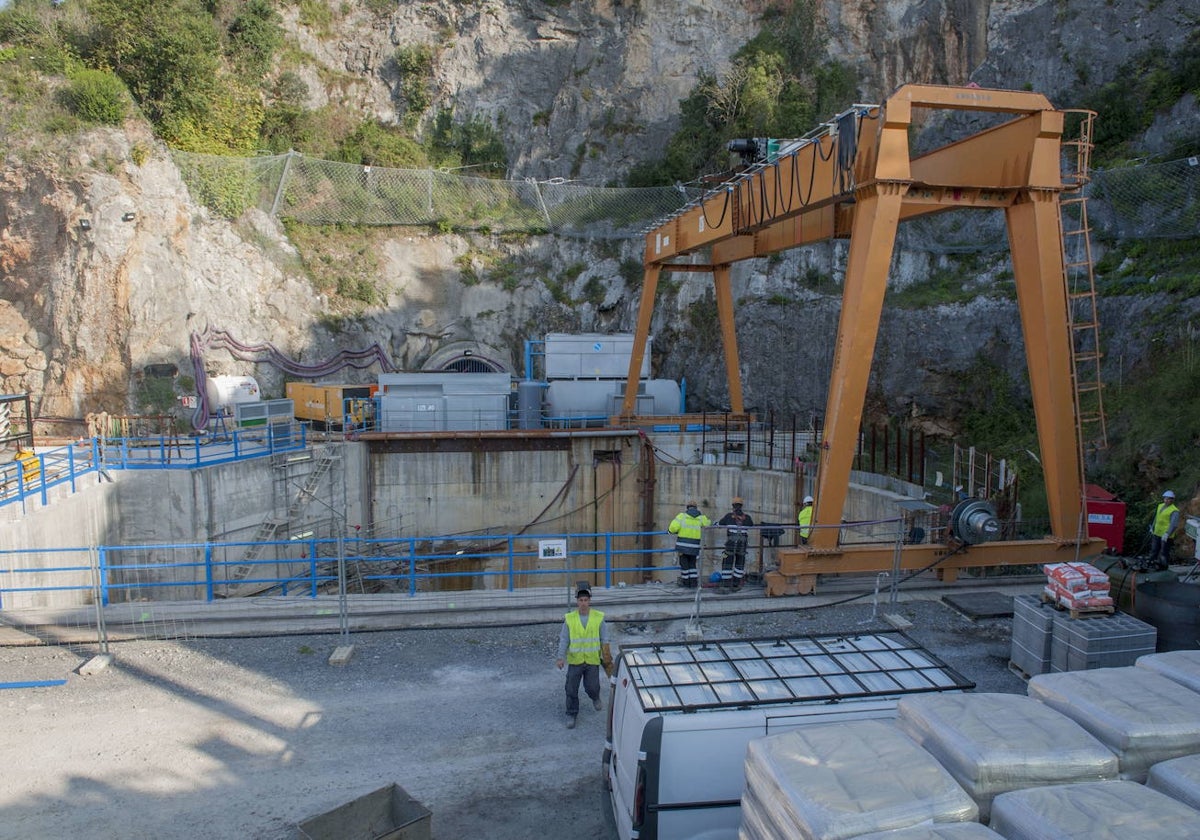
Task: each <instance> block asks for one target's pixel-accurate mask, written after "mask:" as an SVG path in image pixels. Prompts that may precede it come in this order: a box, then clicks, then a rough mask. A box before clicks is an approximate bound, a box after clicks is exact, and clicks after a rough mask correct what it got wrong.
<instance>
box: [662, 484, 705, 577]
mask: <svg viewBox="0 0 1200 840" xmlns="http://www.w3.org/2000/svg"><path fill="white" fill-rule="evenodd" d="M711 524H712V522H711V521H710V520H709V518H708V517H707V516H705V515H704V514H703V513H701V512H700V508H699V507H697V506H696V503H695V502H688V503H687V509H686V510H684V511H683V512H682V513H680V514H679V515H678V516H676V517H675V518H674V519H672V520H671V524H670V525H668V526H667V531H669V532H670V533H672V534H674V535H675V551H676V553H678V554H679V580H678V581H677V584H678V585H679V586H683V587H685V588H687V589H695V588H696V582H697V581H698V580H699V579H700V578H699V575H698V574H697V572H696V561H697V560H698V559H699V558H700V537H701V534H702V529H704V528H707V527H708V526H709V525H711Z"/></svg>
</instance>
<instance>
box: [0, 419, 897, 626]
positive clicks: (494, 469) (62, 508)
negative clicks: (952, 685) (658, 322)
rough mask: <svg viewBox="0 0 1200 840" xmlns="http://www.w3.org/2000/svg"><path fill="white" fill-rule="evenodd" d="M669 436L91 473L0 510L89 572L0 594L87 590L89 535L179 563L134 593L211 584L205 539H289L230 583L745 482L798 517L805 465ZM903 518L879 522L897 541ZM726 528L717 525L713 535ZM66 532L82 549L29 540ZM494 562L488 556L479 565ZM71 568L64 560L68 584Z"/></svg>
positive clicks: (38, 602)
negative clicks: (381, 542) (74, 485)
mask: <svg viewBox="0 0 1200 840" xmlns="http://www.w3.org/2000/svg"><path fill="white" fill-rule="evenodd" d="M662 437H663V443H664V444H668V445H675V446H677V447H678V451H679V453H680V455H681V456H682V455H683V454H684V452H685V451H688V447H689V443H690V441H688V440H686V439H685V437H686V436H684V435H678V434H676V433H669V434H664V435H663V436H662ZM666 452H667V450H664V449H663V448H660V447H659V446H658V445H657V442H656V441H652V440H651V439H650V438H649V437H646V436H643V435H642V434H640V433H638V432H637V431H624V430H622V431H611V430H608V431H599V430H597V431H584V432H578V431H577V432H555V431H544V432H534V433H525V432H519V433H514V432H496V433H470V434H462V435H445V434H442V435H419V434H414V435H403V436H387V435H365V436H364V439H362V440H359V441H346V442H341V441H338V442H329V443H325V444H321V445H319V446H317V447H314V448H312V449H310V450H308V451H305V452H291V453H285V454H280V455H275V456H270V457H265V458H260V459H254V460H247V461H241V462H238V463H233V464H224V465H219V466H213V467H207V468H199V469H190V470H187V469H177V470H140V471H134V472H112V473H107V474H101V476H100V477H99V478H96V479H92V478H91V477H90V476H89V479H88V480H89V481H95V482H96V483H95V484H93V485H91V486H87V487H82V488H81V489H80V492H77V493H75V494H73V495H68V496H64V497H62V498H59V499H57V500H54V501H53V502H52V503H51V504H49V505H48V506H46V507H45V508H41V509H38V510H34V511H31V512H30V513H29V514H27V515H26V516H24V517H19V518H12V519H9V520H8V521H5V522H4V523H3V524H0V549H14V550H18V551H20V552H21V553H20V554H13V555H8V556H7V557H6V559H5V563H4V564H5V566H7V567H10V568H12V567H16V568H50V567H59V568H61V567H63V566H78V567H80V571H79V573H78V574H77V575H75V576H74V577H73V578H71V580H70V585H71V586H72V587H77V588H71V589H67V590H62V591H55V592H47V591H40V592H36V593H27V594H24V595H20V596H13V595H11V594H10V595H9V596H8V597H7V598H6V599H5V601H4V603H3V604H2V605H0V606H3V607H5V608H12V607H17V606H25V607H56V606H71V605H76V604H80V603H88V602H89V601H90V598H91V587H92V586H93V583H94V582H93V581H92V579H91V575H90V573H89V572H88V571H87V569H88V568H89V567H90V566H91V562H90V560H89V557H88V556H87V551H88V547H89V546H98V545H107V546H133V547H139V546H145V547H146V548H144V549H141V551H142V556H140V557H139V559H138V563H139V564H147V565H154V564H159V565H162V566H163V567H164V568H163V569H162V570H161V571H159V570H157V569H150V570H145V569H143V570H139V575H140V577H139V578H138V579H137V580H135V581H132V582H131V589H130V590H129V594H128V597H129V598H130V599H131V600H188V599H196V598H203V597H205V592H204V591H203V588H202V587H200V586H194V585H189V586H182V585H176V584H180V582H182V581H188V582H191V581H194V580H195V576H196V570H195V568H194V567H191V568H189V567H186V566H184V567H180V568H178V569H170V568H168V567H169V566H170V564H178V563H189V562H190V563H196V562H201V561H203V560H204V553H203V552H204V550H205V549H204V544H205V543H214V542H222V543H227V542H242V543H267V542H270V541H279V542H280V543H281V545H276V546H269V547H268V548H267V549H264V550H263V552H261V553H260V552H255V553H251V549H250V548H245V547H244V548H242V549H235V548H230V549H226V550H225V553H224V554H223V555H222V556H220V557H215V558H213V559H214V560H215V561H217V563H218V568H219V569H222V570H224V572H223V573H224V575H226V576H227V577H224V578H223V579H218V580H217V581H216V582H217V583H218V584H222V583H224V582H225V581H230V582H232V581H234V580H236V579H238V573H239V569H242V568H243V567H242V565H240V564H246V563H249V562H250V560H253V561H254V562H256V563H261V562H262V561H264V560H267V561H270V560H278V561H279V566H278V567H277V568H278V569H279V570H280V571H283V570H285V569H286V568H287V567H288V565H289V564H302V565H304V566H307V565H308V560H307V559H306V555H305V554H304V543H303V542H302V540H304V539H309V538H314V539H317V538H331V537H338V536H356V535H357V536H363V537H380V538H387V537H430V536H439V535H470V534H487V535H498V534H503V535H508V534H520V535H521V540H522V541H523V542H522V545H520V546H518V549H520V550H528V549H533V548H536V541H537V538H538V535H546V534H553V535H560V534H592V533H597V534H603V533H615V532H650V531H662V530H665V528H666V525H667V523H669V522H670V520H671V519H672V518H673V517H674V516H675V514H676V513H678V512H679V510H680V509H681V506H682V505H683V503H684V502H686V501H687V500H688V499H689V498H692V497H694V498H695V499H696V500H697V501H698V502H700V503H701V507H702V508H703V509H704V510H705V511H706V512H707V513H708V514H709V516H710V517H711V518H712V519H713V520H714V521H715V520H716V519H717V518H719V517H720V516H721V515H722V514H723V513H724V512H725V511H726V510H727V508H728V505H729V500H730V499H731V498H732V497H733V496H735V495H736V496H742V497H744V498H745V499H746V500H747V510H748V511H749V512H750V513H751V514H752V515H753V516H754V517H755V519H756V521H759V522H773V523H783V524H787V525H791V524H793V523H794V516H795V514H794V511H795V509H796V501H797V500H796V492H797V481H796V477H795V476H794V475H793V474H792V473H790V472H774V471H769V470H763V469H748V468H745V467H739V466H728V465H709V464H702V463H682V464H681V463H672V462H671V461H672V460H673V459H672V458H671V457H670V456H669V455H667V454H666ZM852 489H853V492H852V494H851V503H850V505H849V507H848V515H849V517H850V518H851V519H854V520H866V519H890V518H894V517H896V515H897V513H898V510H897V508H896V502H897V501H899V500H903V499H906V498H909V495H906V494H905V492H903V491H905V490H915V488H909V487H902V486H897V487H896V488H895V490H887V489H881V488H871V487H865V486H860V485H855V486H854V487H853V488H852ZM896 491H901V492H896ZM893 530H894V527H893ZM890 533H891V531H889V532H888V533H887V534H884V535H882V536H881V537H880V538H881V539H884V540H885V541H886V540H888V539H889V538H890V537H889V534H890ZM718 538H719V535H717V534H715V533H714V534H712V535H711V542H713V544H716V541H717V540H718ZM639 539H641V538H639V537H634V536H630V537H617V538H614V545H613V547H614V549H617V550H623V549H634V548H660V549H669V547H670V544H671V541H670V540H669V539H667V538H666V537H663V538H662V539H661V540H655V539H653V538H646V540H644V541H643V542H644V544H643V545H638V544H637V541H638V540H639ZM289 541H294V542H292V543H289ZM789 541H790V540H788V539H787V538H785V542H789ZM188 544H191V546H190V547H188V548H171V547H170V546H172V545H181V546H186V545H188ZM52 548H71V549H77V551H76V552H73V553H71V554H57V553H55V554H51V553H43V554H39V553H28V552H31V551H33V552H36V550H37V549H52ZM266 552H270V553H266ZM530 562H531V563H532V562H535V561H534V560H533V559H532V558H530ZM483 570H484V569H483V568H482V566H481V563H480V562H476V563H475V566H473V567H471V568H469V569H466V568H465V569H464V571H483ZM664 575H666V576H667V577H670V576H671V575H670V574H669V573H664ZM241 576H242V577H245V573H244V571H243V572H242V573H241ZM22 577H23V578H25V579H24V580H22V581H21V583H20V584H18V585H21V586H30V587H36V586H38V585H39V584H38V582H37V578H36V576H34V575H30V576H28V577H25V576H24V575H22ZM641 579H642V574H641V572H640V571H639V572H632V571H631V572H628V573H624V574H618V575H617V577H616V581H615V582H623V583H627V584H633V583H640V582H641ZM64 580H65V579H64V578H63V577H62V576H61V573H58V574H57V575H56V577H55V581H54V584H55V585H57V586H60V585H62V584H63V583H64ZM593 583H595V584H599V583H600V581H599V580H598V579H597V580H593ZM134 584H136V586H134ZM225 594H251V593H249V592H242V591H238V592H233V591H230V592H226V593H225Z"/></svg>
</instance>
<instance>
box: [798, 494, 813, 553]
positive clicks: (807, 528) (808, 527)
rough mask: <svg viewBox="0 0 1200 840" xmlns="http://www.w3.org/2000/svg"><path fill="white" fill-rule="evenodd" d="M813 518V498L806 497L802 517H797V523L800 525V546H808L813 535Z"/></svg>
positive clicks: (801, 512) (801, 509)
mask: <svg viewBox="0 0 1200 840" xmlns="http://www.w3.org/2000/svg"><path fill="white" fill-rule="evenodd" d="M812 518H813V497H812V496H805V497H804V507H802V508H800V515H799V516H797V517H796V522H797V523H798V524H799V525H800V544H801V545H808V535H809V534H811V533H812Z"/></svg>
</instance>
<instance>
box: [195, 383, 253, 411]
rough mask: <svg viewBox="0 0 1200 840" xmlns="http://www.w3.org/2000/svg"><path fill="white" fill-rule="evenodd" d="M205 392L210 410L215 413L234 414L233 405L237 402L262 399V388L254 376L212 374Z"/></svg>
mask: <svg viewBox="0 0 1200 840" xmlns="http://www.w3.org/2000/svg"><path fill="white" fill-rule="evenodd" d="M204 393H205V396H206V397H207V398H208V410H209V411H210V412H211V413H213V414H219V413H226V414H232V413H233V412H232V406H234V405H236V404H237V403H244V402H258V401H259V400H261V399H262V390H261V389H260V388H259V387H258V380H256V379H255V378H254V377H253V376H210V377H208V380H207V382H206V383H205V386H204ZM225 409H229V411H225Z"/></svg>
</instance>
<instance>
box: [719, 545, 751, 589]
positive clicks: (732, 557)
mask: <svg viewBox="0 0 1200 840" xmlns="http://www.w3.org/2000/svg"><path fill="white" fill-rule="evenodd" d="M745 577H746V541H745V540H736V539H735V540H726V542H725V556H724V557H723V558H721V583H723V584H725V585H726V586H729V585H731V584H732V585H733V586H737V587H740V586H741V585H742V579H743V578H745Z"/></svg>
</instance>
